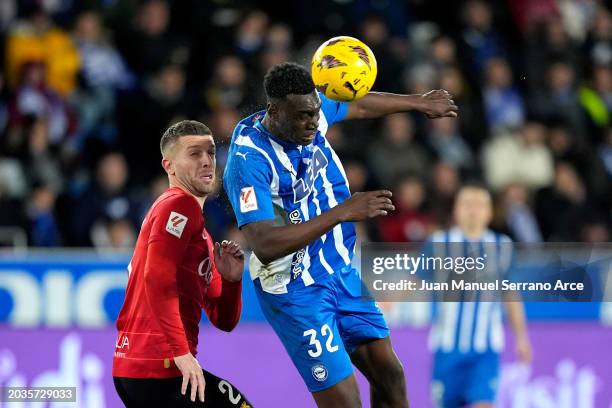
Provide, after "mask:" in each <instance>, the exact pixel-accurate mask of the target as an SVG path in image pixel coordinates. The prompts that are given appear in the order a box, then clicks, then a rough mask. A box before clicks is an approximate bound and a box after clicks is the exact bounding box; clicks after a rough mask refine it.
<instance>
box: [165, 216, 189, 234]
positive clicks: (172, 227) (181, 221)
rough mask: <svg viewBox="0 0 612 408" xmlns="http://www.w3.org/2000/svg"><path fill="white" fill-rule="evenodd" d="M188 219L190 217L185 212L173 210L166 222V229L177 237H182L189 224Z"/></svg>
mask: <svg viewBox="0 0 612 408" xmlns="http://www.w3.org/2000/svg"><path fill="white" fill-rule="evenodd" d="M187 220H188V218H187V217H185V216H184V215H183V214H179V213H177V212H174V211H172V212H171V213H170V216H169V217H168V222H167V223H166V231H168V232H169V233H170V234H172V235H174V236H175V237H177V238H180V237H181V235H183V230H184V229H185V225H187Z"/></svg>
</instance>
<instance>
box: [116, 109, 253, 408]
mask: <svg viewBox="0 0 612 408" xmlns="http://www.w3.org/2000/svg"><path fill="white" fill-rule="evenodd" d="M160 148H161V152H162V157H163V159H162V166H163V167H164V170H165V171H166V173H168V179H169V182H170V188H169V189H168V190H167V191H166V192H165V193H164V194H162V195H161V196H160V197H159V198H158V199H157V200H156V201H155V203H154V204H153V206H152V207H151V209H150V210H149V212H148V214H147V215H146V217H145V219H144V222H143V223H142V228H141V230H140V235H139V236H138V241H137V242H136V248H135V250H134V256H133V258H132V261H131V262H130V265H129V266H128V274H129V280H128V286H127V291H126V295H125V302H124V304H123V307H122V308H121V312H120V314H119V318H118V319H117V329H118V330H119V334H118V337H117V341H116V345H115V354H114V359H113V377H114V382H115V388H116V389H117V392H118V394H119V396H120V397H121V399H122V400H123V402H124V404H125V405H126V406H127V407H196V406H200V407H240V408H247V407H250V406H251V404H250V403H249V402H248V401H247V400H246V399H245V398H244V396H243V395H242V394H241V393H240V392H239V391H238V390H237V389H235V388H234V387H233V386H232V385H231V384H230V383H229V382H227V381H225V380H222V379H220V378H218V377H216V376H214V375H212V374H210V373H209V372H207V371H206V370H202V368H201V367H200V364H199V363H198V361H197V360H196V358H195V357H194V356H195V355H196V353H197V345H198V332H199V326H198V325H199V322H200V318H201V315H202V308H203V309H204V310H205V311H206V314H207V316H208V319H209V320H210V321H211V322H212V324H213V325H215V326H216V327H217V328H219V329H221V330H224V331H231V330H232V329H233V328H234V327H236V325H237V324H238V320H239V319H240V312H241V309H242V300H241V293H242V292H241V290H242V289H241V288H242V272H243V268H244V255H243V252H242V249H241V248H240V246H239V245H238V244H236V243H234V242H228V241H224V242H223V243H221V244H219V243H214V244H213V238H212V237H211V236H210V235H209V234H208V232H207V231H206V228H205V227H204V216H203V214H202V207H203V205H204V200H205V199H206V196H207V195H208V194H209V193H210V192H211V191H212V190H213V187H214V183H215V143H214V140H213V137H212V133H211V131H210V129H208V127H206V126H205V125H204V124H202V123H200V122H196V121H182V122H179V123H176V124H174V125H172V126H171V127H170V128H168V130H166V132H165V133H164V135H163V136H162V138H161V142H160ZM196 396H197V397H198V398H197V399H198V401H196Z"/></svg>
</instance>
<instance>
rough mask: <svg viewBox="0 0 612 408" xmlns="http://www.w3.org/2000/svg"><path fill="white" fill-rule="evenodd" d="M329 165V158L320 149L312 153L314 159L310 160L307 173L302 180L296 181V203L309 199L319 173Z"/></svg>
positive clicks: (294, 200) (294, 191) (294, 187)
mask: <svg viewBox="0 0 612 408" xmlns="http://www.w3.org/2000/svg"><path fill="white" fill-rule="evenodd" d="M328 163H329V161H328V160H327V157H325V153H323V151H322V150H321V149H320V148H319V147H316V148H315V149H314V150H313V152H312V159H311V160H310V163H309V165H308V168H307V170H306V173H305V174H304V176H303V177H302V178H298V179H296V180H295V183H294V184H293V202H294V203H296V204H297V203H299V202H300V201H302V200H303V199H304V198H306V197H308V195H309V194H310V192H311V191H312V186H313V184H314V182H315V180H316V179H317V177H318V176H319V173H320V172H321V171H322V170H323V169H325V168H326V167H327V164H328Z"/></svg>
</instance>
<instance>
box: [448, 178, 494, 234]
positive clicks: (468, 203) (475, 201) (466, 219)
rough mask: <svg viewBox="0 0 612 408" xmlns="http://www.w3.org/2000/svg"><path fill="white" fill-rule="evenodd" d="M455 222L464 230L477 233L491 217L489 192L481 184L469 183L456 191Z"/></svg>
mask: <svg viewBox="0 0 612 408" xmlns="http://www.w3.org/2000/svg"><path fill="white" fill-rule="evenodd" d="M454 216H455V222H456V223H457V226H458V227H459V228H460V229H461V230H462V231H463V232H464V233H469V234H476V235H479V234H481V233H482V232H484V231H485V230H486V229H487V227H488V226H489V223H490V222H491V218H492V217H493V203H492V199H491V193H489V190H487V189H486V188H485V187H484V186H483V185H481V184H478V183H470V184H465V185H464V186H462V187H461V188H460V189H459V191H458V192H457V197H456V198H455V208H454Z"/></svg>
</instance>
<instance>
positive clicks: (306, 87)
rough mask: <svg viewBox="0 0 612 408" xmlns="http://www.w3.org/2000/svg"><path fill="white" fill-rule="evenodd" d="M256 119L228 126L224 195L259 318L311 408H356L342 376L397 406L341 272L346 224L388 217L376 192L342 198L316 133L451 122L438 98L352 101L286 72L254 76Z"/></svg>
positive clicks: (348, 278)
mask: <svg viewBox="0 0 612 408" xmlns="http://www.w3.org/2000/svg"><path fill="white" fill-rule="evenodd" d="M264 88H265V92H266V96H267V98H268V105H267V109H266V110H265V111H260V112H256V113H254V114H252V115H251V116H249V117H247V118H245V119H243V120H242V121H240V122H239V123H238V126H237V127H236V129H235V130H234V135H233V137H232V144H231V147H230V152H229V158H228V162H227V166H226V168H225V175H224V184H225V190H226V191H227V194H228V196H229V199H230V201H231V203H232V206H233V208H234V213H235V214H236V218H237V220H238V226H239V227H240V228H241V229H242V231H243V232H244V234H245V236H246V239H247V241H248V242H249V245H250V246H251V247H252V248H253V254H252V255H251V259H250V264H249V267H250V271H251V276H252V277H253V278H254V280H255V288H256V289H255V290H256V293H257V295H258V299H259V302H260V305H261V307H262V309H263V312H264V314H265V316H266V318H267V320H268V322H269V323H270V324H271V325H272V327H273V328H274V330H275V331H276V334H277V335H278V336H279V337H280V339H281V341H282V342H283V344H284V346H285V348H286V349H287V351H288V353H289V355H290V356H291V358H292V360H293V363H294V364H295V366H296V367H297V369H298V371H299V372H300V375H301V376H302V378H303V380H304V381H305V382H306V384H307V386H308V389H309V390H310V392H312V394H313V397H314V399H315V401H316V403H317V405H318V406H319V407H357V406H361V402H360V397H359V390H358V387H357V382H356V380H355V376H354V375H353V366H352V364H355V366H357V368H358V369H359V370H360V371H361V372H362V373H363V374H364V375H365V376H366V378H367V379H368V381H369V383H370V387H371V401H372V406H373V407H407V406H408V402H407V397H406V387H405V380H404V372H403V368H402V364H401V363H400V361H399V360H398V358H397V356H396V355H395V353H394V351H393V349H392V347H391V341H390V339H389V329H388V328H387V324H386V323H385V320H384V317H383V315H382V313H381V311H380V309H379V308H378V306H377V305H375V304H374V303H373V302H366V301H363V299H362V298H361V281H360V277H359V273H358V272H357V270H356V269H354V268H353V267H352V266H351V260H352V257H353V254H354V249H355V240H356V233H355V227H354V225H353V224H352V222H353V221H363V220H367V219H370V218H374V217H377V216H381V215H387V213H388V212H389V211H393V210H395V207H394V206H393V205H392V203H391V199H390V197H391V192H389V191H387V190H379V191H370V192H366V193H356V194H354V195H353V196H351V192H350V190H349V186H348V181H347V178H346V174H345V172H344V169H343V167H342V164H341V163H340V160H339V159H338V156H337V155H336V153H335V152H334V150H333V148H332V147H331V146H330V144H329V142H328V141H327V140H326V139H325V133H326V132H327V129H328V127H330V126H331V125H333V124H334V123H335V122H338V121H341V120H344V119H354V118H377V117H380V116H384V115H387V114H391V113H395V112H403V111H409V110H416V111H419V112H423V113H425V114H427V116H429V117H432V118H436V117H456V116H457V113H456V112H457V107H456V106H455V104H454V103H453V100H452V99H451V96H450V95H449V94H448V93H447V92H446V91H431V92H429V93H426V94H424V95H395V94H386V93H377V92H372V93H370V94H368V95H366V96H365V97H364V98H362V99H360V100H359V101H356V102H353V103H340V102H334V101H332V100H329V99H327V98H325V96H323V95H322V94H319V93H318V92H317V91H316V90H315V87H314V83H313V81H312V78H311V76H310V73H309V72H308V71H307V70H306V69H304V68H303V67H301V66H300V65H298V64H294V63H283V64H279V65H276V66H274V67H272V68H271V69H270V70H269V71H268V73H267V74H266V76H265V79H264Z"/></svg>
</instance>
